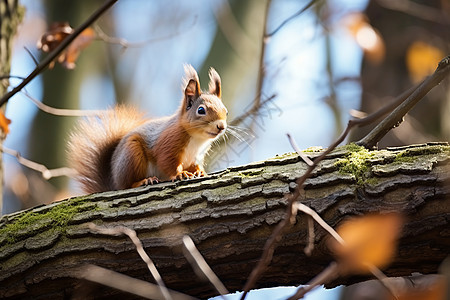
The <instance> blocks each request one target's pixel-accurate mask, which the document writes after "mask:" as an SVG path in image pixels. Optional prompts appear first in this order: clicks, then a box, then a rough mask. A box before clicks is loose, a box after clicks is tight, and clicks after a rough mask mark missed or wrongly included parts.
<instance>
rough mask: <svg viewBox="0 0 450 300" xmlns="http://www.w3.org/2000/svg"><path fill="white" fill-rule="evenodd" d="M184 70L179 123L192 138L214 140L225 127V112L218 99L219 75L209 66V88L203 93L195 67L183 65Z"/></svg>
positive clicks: (219, 98)
mask: <svg viewBox="0 0 450 300" xmlns="http://www.w3.org/2000/svg"><path fill="white" fill-rule="evenodd" d="M184 71H185V77H184V83H183V90H184V97H183V101H182V103H181V118H180V121H181V124H182V126H183V127H184V128H185V129H186V131H187V132H188V133H189V134H190V135H191V136H192V137H197V138H201V139H205V140H207V139H215V138H217V137H218V136H220V135H221V134H223V133H224V132H225V130H226V128H227V115H228V111H227V109H226V107H225V105H223V103H222V99H221V96H222V87H221V80H220V76H219V74H218V73H217V72H216V70H214V69H213V68H210V69H209V80H210V81H209V91H208V92H202V90H201V89H200V81H199V79H198V75H197V72H196V71H195V69H194V68H193V67H192V66H191V65H185V66H184Z"/></svg>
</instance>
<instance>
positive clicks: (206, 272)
mask: <svg viewBox="0 0 450 300" xmlns="http://www.w3.org/2000/svg"><path fill="white" fill-rule="evenodd" d="M183 252H184V256H186V258H187V259H188V261H189V263H190V264H191V266H192V267H193V268H194V270H196V271H197V272H196V273H200V274H201V275H202V276H204V277H205V278H206V279H207V280H208V281H209V282H210V283H211V284H212V285H213V286H214V288H215V289H216V291H217V292H218V293H219V294H220V295H222V296H223V295H226V294H229V293H230V292H228V290H227V288H226V287H225V285H223V283H222V282H221V281H220V279H219V277H217V275H216V274H215V273H214V271H213V270H212V269H211V268H210V267H209V265H208V263H207V262H206V261H205V259H204V258H203V256H202V255H201V254H200V252H199V251H198V250H197V248H196V247H195V244H194V242H193V241H192V239H191V238H190V237H189V236H188V235H185V236H183ZM222 298H223V297H222ZM223 299H225V298H223Z"/></svg>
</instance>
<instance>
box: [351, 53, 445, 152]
mask: <svg viewBox="0 0 450 300" xmlns="http://www.w3.org/2000/svg"><path fill="white" fill-rule="evenodd" d="M449 73H450V56H447V57H445V58H444V59H442V60H441V61H440V62H439V65H438V67H437V69H436V71H435V72H434V73H433V74H432V75H431V76H429V77H428V78H426V79H425V80H424V81H423V82H422V83H421V84H419V86H418V87H417V88H416V89H414V91H413V92H412V93H411V94H410V95H409V96H408V97H407V99H406V100H405V101H404V102H402V103H401V104H400V105H399V106H397V107H396V108H395V109H394V111H392V112H391V113H390V114H389V115H388V116H387V117H386V118H385V119H384V120H383V121H381V122H380V123H379V124H378V125H377V126H376V127H375V128H374V129H373V130H372V131H371V132H369V134H367V135H366V136H365V137H364V138H362V139H361V140H359V141H358V142H357V144H358V145H361V146H364V147H366V148H372V147H374V146H375V145H376V144H377V143H378V142H379V141H380V140H381V139H382V138H383V137H384V136H385V135H386V133H388V132H389V131H390V130H391V129H392V128H393V127H395V126H396V124H398V123H399V122H400V121H401V120H402V118H403V117H404V116H405V115H406V114H407V113H408V112H409V111H410V110H411V109H412V108H413V107H414V105H416V104H417V103H418V102H419V101H420V100H421V99H422V98H423V97H424V96H425V95H426V94H427V93H428V92H429V91H430V90H431V89H433V88H434V87H435V86H437V85H438V84H439V83H440V82H441V81H442V80H443V79H444V78H445V77H446V76H447V75H448V74H449Z"/></svg>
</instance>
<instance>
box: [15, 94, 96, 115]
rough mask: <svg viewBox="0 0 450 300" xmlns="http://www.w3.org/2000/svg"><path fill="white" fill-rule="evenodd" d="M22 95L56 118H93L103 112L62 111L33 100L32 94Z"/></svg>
mask: <svg viewBox="0 0 450 300" xmlns="http://www.w3.org/2000/svg"><path fill="white" fill-rule="evenodd" d="M21 93H22V94H24V95H25V96H26V97H27V98H28V99H29V100H31V102H33V103H34V105H36V106H37V107H38V108H39V109H40V110H42V111H43V112H46V113H48V114H51V115H55V116H63V117H85V116H92V115H98V114H100V113H101V112H102V111H101V110H77V109H62V108H54V107H51V106H48V105H46V104H44V103H42V102H41V101H39V100H37V99H35V98H33V97H32V96H31V95H30V94H28V93H27V92H24V91H21Z"/></svg>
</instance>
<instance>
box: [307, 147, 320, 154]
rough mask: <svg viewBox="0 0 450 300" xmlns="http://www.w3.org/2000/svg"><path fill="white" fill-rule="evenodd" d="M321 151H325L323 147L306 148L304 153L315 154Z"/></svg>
mask: <svg viewBox="0 0 450 300" xmlns="http://www.w3.org/2000/svg"><path fill="white" fill-rule="evenodd" d="M321 151H323V148H322V147H309V148H306V149H305V150H303V152H306V153H314V152H321Z"/></svg>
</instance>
